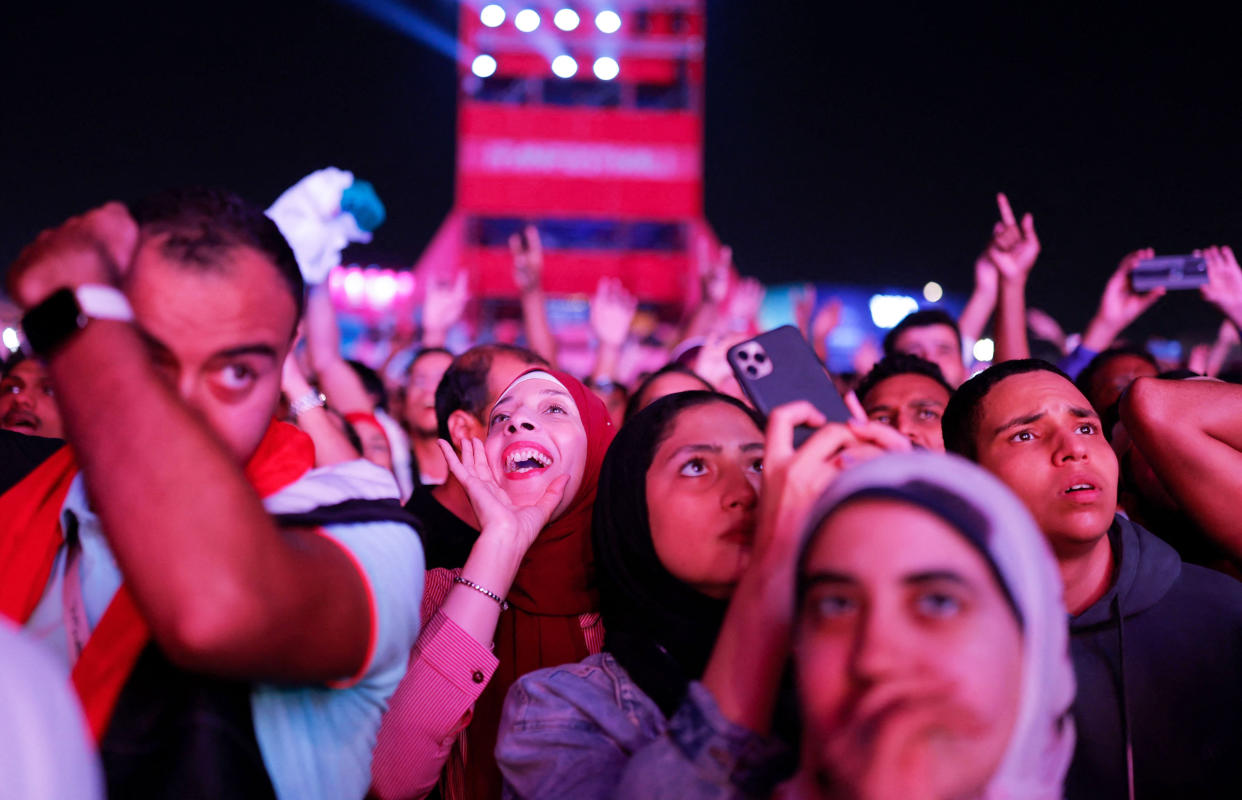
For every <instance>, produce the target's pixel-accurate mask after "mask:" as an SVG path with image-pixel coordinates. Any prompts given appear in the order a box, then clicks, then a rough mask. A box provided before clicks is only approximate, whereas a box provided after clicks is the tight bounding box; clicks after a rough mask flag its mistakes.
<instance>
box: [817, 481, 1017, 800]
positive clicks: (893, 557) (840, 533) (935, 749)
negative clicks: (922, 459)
mask: <svg viewBox="0 0 1242 800" xmlns="http://www.w3.org/2000/svg"><path fill="white" fill-rule="evenodd" d="M815 536H816V538H815V540H814V541H813V542H812V543H811V545H810V550H809V551H808V553H807V560H806V565H805V573H804V575H805V579H806V585H807V587H808V588H807V591H806V594H805V595H804V596H803V597H802V598H801V605H800V608H799V611H798V617H797V625H796V628H795V636H794V664H795V667H796V671H797V675H798V693H799V696H800V698H801V701H802V702H801V706H802V709H803V721H804V728H805V730H804V736H803V742H804V753H803V760H804V767H808V768H809V769H810V770H811V771H812V773H813V774H815V775H816V776H817V777H819V778H821V779H822V780H823V781H826V782H827V783H830V784H833V785H834V786H836V787H843V788H845V789H846V791H845V794H844V796H862V797H909V796H912V795H911V793H910V792H911V790H912V789H917V790H918V792H919V794H918V796H923V797H937V798H947V797H977V796H979V794H980V792H981V790H982V789H983V787H984V786H985V785H986V784H987V782H988V780H989V779H990V777H991V776H992V775H993V773H995V771H996V769H997V767H998V766H999V764H1000V760H1001V758H1002V757H1003V755H1004V753H1005V748H1006V745H1007V744H1008V742H1009V738H1010V735H1011V733H1012V731H1013V728H1014V723H1015V720H1016V718H1017V714H1018V705H1019V699H1020V694H1021V677H1022V637H1021V631H1020V630H1019V627H1018V622H1017V618H1016V617H1015V615H1014V613H1013V611H1012V609H1011V608H1010V606H1009V604H1008V603H1007V602H1006V600H1005V597H1004V594H1003V592H1002V590H1001V588H1000V587H999V586H998V585H997V582H996V579H995V578H994V577H993V574H992V571H991V570H990V568H989V567H988V564H987V562H986V561H985V560H984V558H983V557H982V556H981V555H980V554H979V552H978V551H977V550H975V549H974V548H973V547H972V546H971V545H970V544H968V543H967V541H966V539H965V538H964V537H963V536H962V535H961V534H960V533H959V532H958V531H957V530H956V529H954V528H953V527H951V526H950V525H949V524H948V523H946V522H945V521H943V520H942V519H941V518H939V517H937V516H935V515H934V514H932V513H930V512H928V511H926V510H925V509H923V508H920V507H918V506H915V505H911V504H909V503H906V502H904V501H900V500H895V499H857V500H853V501H850V502H847V503H846V504H845V505H843V506H841V507H840V508H839V509H837V510H836V511H835V512H833V514H832V515H831V516H829V517H828V519H827V520H826V521H825V522H824V523H823V524H822V525H821V526H820V528H819V530H818V531H817V533H816V535H815Z"/></svg>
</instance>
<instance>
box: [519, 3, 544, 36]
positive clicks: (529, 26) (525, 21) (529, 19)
mask: <svg viewBox="0 0 1242 800" xmlns="http://www.w3.org/2000/svg"><path fill="white" fill-rule="evenodd" d="M513 24H514V25H516V26H517V29H518V30H519V31H521V32H522V33H530V32H531V31H533V30H535V28H538V27H539V13H538V12H537V11H534V10H532V9H529V8H524V9H522V10H521V11H519V12H518V13H517V16H516V17H514V18H513Z"/></svg>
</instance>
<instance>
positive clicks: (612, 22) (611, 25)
mask: <svg viewBox="0 0 1242 800" xmlns="http://www.w3.org/2000/svg"><path fill="white" fill-rule="evenodd" d="M595 27H597V28H599V29H600V30H601V31H603V32H604V33H616V32H617V31H619V30H621V17H620V15H618V14H617V12H615V11H601V12H599V13H598V14H596V15H595Z"/></svg>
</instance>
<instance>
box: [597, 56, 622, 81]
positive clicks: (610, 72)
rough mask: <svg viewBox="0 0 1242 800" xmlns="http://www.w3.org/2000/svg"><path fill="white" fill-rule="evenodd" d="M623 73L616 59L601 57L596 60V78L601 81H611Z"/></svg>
mask: <svg viewBox="0 0 1242 800" xmlns="http://www.w3.org/2000/svg"><path fill="white" fill-rule="evenodd" d="M620 72H621V67H620V65H618V64H617V60H616V59H615V58H609V57H608V56H600V57H599V58H597V59H595V77H597V78H599V79H600V80H601V81H610V80H612V79H613V78H615V77H617V75H618V74H619V73H620Z"/></svg>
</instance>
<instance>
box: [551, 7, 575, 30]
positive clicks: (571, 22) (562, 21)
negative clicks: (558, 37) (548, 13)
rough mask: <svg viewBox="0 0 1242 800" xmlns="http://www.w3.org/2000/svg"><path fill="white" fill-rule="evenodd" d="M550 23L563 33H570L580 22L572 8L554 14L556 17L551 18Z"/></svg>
mask: <svg viewBox="0 0 1242 800" xmlns="http://www.w3.org/2000/svg"><path fill="white" fill-rule="evenodd" d="M552 21H553V22H554V23H556V27H558V28H560V29H561V30H563V31H572V30H574V29H575V28H577V27H578V23H579V22H580V20H579V18H578V12H577V11H574V10H573V9H572V8H562V9H561V10H560V11H558V12H556V16H554V17H552Z"/></svg>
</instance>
